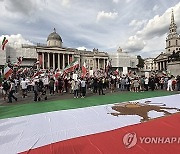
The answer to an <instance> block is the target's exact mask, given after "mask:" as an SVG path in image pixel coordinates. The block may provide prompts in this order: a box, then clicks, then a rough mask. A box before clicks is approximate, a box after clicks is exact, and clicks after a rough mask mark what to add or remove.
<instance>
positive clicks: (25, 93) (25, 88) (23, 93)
mask: <svg viewBox="0 0 180 154" xmlns="http://www.w3.org/2000/svg"><path fill="white" fill-rule="evenodd" d="M27 86H28V84H27V82H26V80H25V78H23V80H22V81H21V89H22V98H25V97H26V96H27Z"/></svg>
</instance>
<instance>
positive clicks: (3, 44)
mask: <svg viewBox="0 0 180 154" xmlns="http://www.w3.org/2000/svg"><path fill="white" fill-rule="evenodd" d="M7 43H8V40H7V39H6V37H4V39H3V41H2V50H4V49H5V46H6V44H7Z"/></svg>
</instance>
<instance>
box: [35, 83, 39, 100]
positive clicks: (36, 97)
mask: <svg viewBox="0 0 180 154" xmlns="http://www.w3.org/2000/svg"><path fill="white" fill-rule="evenodd" d="M34 101H35V102H36V101H38V82H37V81H36V82H35V84H34Z"/></svg>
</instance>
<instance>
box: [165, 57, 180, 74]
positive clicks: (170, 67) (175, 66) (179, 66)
mask: <svg viewBox="0 0 180 154" xmlns="http://www.w3.org/2000/svg"><path fill="white" fill-rule="evenodd" d="M167 71H168V72H170V73H171V74H172V75H174V76H177V75H180V61H176V62H170V63H168V64H167Z"/></svg>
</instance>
